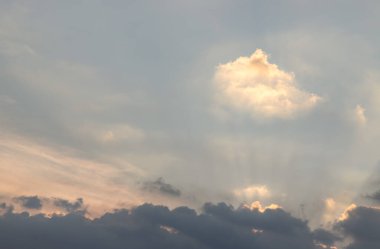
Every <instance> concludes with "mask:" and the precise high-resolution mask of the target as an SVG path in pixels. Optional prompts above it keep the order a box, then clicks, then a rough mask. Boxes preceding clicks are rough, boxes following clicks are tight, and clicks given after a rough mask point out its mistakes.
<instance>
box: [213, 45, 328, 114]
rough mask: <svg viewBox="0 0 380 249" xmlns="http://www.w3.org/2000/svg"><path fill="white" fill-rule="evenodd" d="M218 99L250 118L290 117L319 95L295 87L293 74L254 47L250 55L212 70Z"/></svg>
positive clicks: (311, 103)
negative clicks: (270, 60) (247, 114)
mask: <svg viewBox="0 0 380 249" xmlns="http://www.w3.org/2000/svg"><path fill="white" fill-rule="evenodd" d="M215 82H216V86H217V89H218V91H219V95H218V98H219V101H220V102H221V103H222V104H223V105H224V106H228V107H231V108H233V109H235V110H239V111H243V112H247V113H250V114H251V115H252V117H254V118H290V117H294V116H295V115H296V114H298V113H300V112H303V111H307V110H310V109H312V108H313V107H315V106H316V104H317V103H318V102H320V101H321V99H322V98H321V97H320V96H318V95H316V94H312V93H309V92H306V91H303V90H301V89H299V88H298V87H297V85H296V82H295V77H294V74H293V73H289V72H286V71H283V70H281V69H279V68H278V66H277V65H276V64H271V63H269V62H268V55H267V54H266V53H265V52H264V51H263V50H261V49H257V50H256V51H255V52H254V53H253V54H252V55H251V56H250V57H239V58H238V59H236V60H235V61H232V62H228V63H226V64H221V65H219V66H218V67H217V69H216V72H215Z"/></svg>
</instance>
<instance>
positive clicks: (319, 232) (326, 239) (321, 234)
mask: <svg viewBox="0 0 380 249" xmlns="http://www.w3.org/2000/svg"><path fill="white" fill-rule="evenodd" d="M313 237H314V240H315V241H318V242H320V243H322V244H324V245H327V246H333V245H334V244H335V242H337V241H341V240H342V238H340V237H339V236H337V235H335V234H333V233H331V232H329V231H326V230H324V229H320V228H319V229H316V230H314V231H313Z"/></svg>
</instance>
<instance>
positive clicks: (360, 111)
mask: <svg viewBox="0 0 380 249" xmlns="http://www.w3.org/2000/svg"><path fill="white" fill-rule="evenodd" d="M354 115H355V120H356V122H357V123H358V124H359V125H365V124H367V117H366V115H365V109H364V108H363V107H362V106H361V105H357V106H356V107H355V110H354Z"/></svg>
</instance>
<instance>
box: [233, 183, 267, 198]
mask: <svg viewBox="0 0 380 249" xmlns="http://www.w3.org/2000/svg"><path fill="white" fill-rule="evenodd" d="M233 193H234V195H235V196H236V197H239V198H243V199H245V200H247V199H248V200H249V199H252V198H257V197H269V196H270V191H269V189H268V188H267V186H265V185H250V186H248V187H245V188H238V189H235V190H234V191H233Z"/></svg>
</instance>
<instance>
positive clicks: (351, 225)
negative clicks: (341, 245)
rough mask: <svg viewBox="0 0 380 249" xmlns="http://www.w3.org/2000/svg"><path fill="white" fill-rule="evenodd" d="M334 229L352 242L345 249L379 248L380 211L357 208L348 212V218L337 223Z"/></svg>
mask: <svg viewBox="0 0 380 249" xmlns="http://www.w3.org/2000/svg"><path fill="white" fill-rule="evenodd" d="M336 228H337V229H339V230H341V231H342V233H343V234H344V235H346V236H349V237H351V238H352V239H353V242H352V243H351V244H350V245H348V246H347V247H346V249H378V248H380V210H379V209H377V208H370V207H357V208H355V209H353V210H351V211H349V212H348V218H347V219H345V220H343V221H341V222H339V223H337V224H336Z"/></svg>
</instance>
